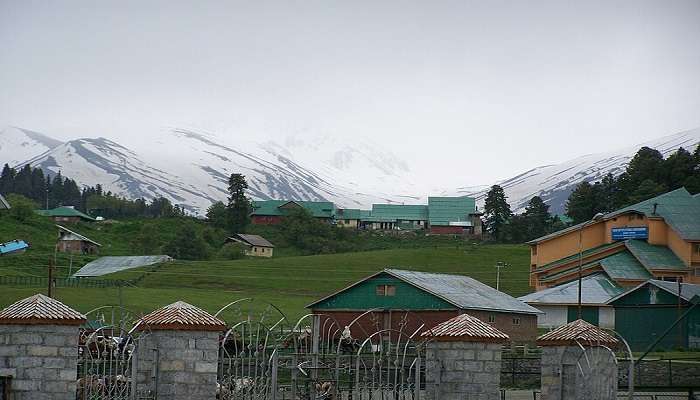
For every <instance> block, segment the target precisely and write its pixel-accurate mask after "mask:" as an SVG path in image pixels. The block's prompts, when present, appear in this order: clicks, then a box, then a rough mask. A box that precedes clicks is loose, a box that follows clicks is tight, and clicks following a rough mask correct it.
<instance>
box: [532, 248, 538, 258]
mask: <svg viewBox="0 0 700 400" xmlns="http://www.w3.org/2000/svg"><path fill="white" fill-rule="evenodd" d="M532 255H533V256H536V255H537V246H532Z"/></svg>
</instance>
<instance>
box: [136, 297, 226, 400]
mask: <svg viewBox="0 0 700 400" xmlns="http://www.w3.org/2000/svg"><path fill="white" fill-rule="evenodd" d="M138 328H139V329H141V330H144V331H146V332H144V336H142V339H141V343H139V345H138V354H137V357H138V375H137V391H139V392H142V393H146V392H148V391H150V392H155V393H157V395H158V396H159V397H162V398H167V399H171V400H205V399H206V400H211V399H213V398H214V397H215V395H216V371H217V366H218V360H219V334H220V332H221V331H223V330H225V329H226V324H225V323H224V322H223V321H221V320H220V319H218V318H215V317H214V316H212V315H211V314H209V313H207V312H206V311H204V310H202V309H200V308H197V307H195V306H193V305H190V304H187V303H185V302H182V301H178V302H176V303H173V304H170V305H168V306H165V307H163V308H161V309H159V310H156V311H154V312H152V313H150V314H148V315H146V316H145V317H143V318H142V319H141V320H140V321H139V327H138Z"/></svg>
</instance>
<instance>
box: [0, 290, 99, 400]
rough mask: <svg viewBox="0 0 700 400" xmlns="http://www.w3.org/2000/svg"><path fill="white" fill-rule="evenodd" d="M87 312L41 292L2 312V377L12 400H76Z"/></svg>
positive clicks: (0, 354)
mask: <svg viewBox="0 0 700 400" xmlns="http://www.w3.org/2000/svg"><path fill="white" fill-rule="evenodd" d="M84 322H86V318H85V316H84V315H83V314H81V313H79V312H77V311H75V310H73V309H72V308H70V307H68V306H66V305H65V304H63V303H61V302H60V301H58V300H54V299H52V298H49V297H46V296H44V295H41V294H37V295H34V296H31V297H28V298H26V299H24V300H20V301H18V302H16V303H14V304H12V305H10V306H9V307H7V308H5V309H4V310H2V311H0V376H11V377H12V384H11V388H10V398H11V399H13V400H75V396H76V394H75V391H76V378H77V376H76V375H77V371H78V340H79V335H80V333H79V329H80V325H81V324H83V323H84Z"/></svg>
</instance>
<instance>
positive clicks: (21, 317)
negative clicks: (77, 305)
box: [0, 294, 87, 325]
mask: <svg viewBox="0 0 700 400" xmlns="http://www.w3.org/2000/svg"><path fill="white" fill-rule="evenodd" d="M85 321H87V318H85V316H84V315H83V314H81V313H79V312H77V311H75V310H74V309H72V308H70V307H68V306H67V305H65V304H63V303H61V302H60V301H58V300H56V299H52V298H50V297H47V296H44V295H43V294H35V295H34V296H31V297H27V298H26V299H22V300H20V301H18V302H16V303H14V304H11V305H9V306H8V307H7V308H5V309H4V310H2V311H0V323H3V324H22V325H80V324H82V323H84V322H85Z"/></svg>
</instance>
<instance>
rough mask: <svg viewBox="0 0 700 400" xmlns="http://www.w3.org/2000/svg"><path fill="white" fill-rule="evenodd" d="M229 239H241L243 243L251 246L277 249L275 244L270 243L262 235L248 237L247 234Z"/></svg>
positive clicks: (240, 234)
mask: <svg viewBox="0 0 700 400" xmlns="http://www.w3.org/2000/svg"><path fill="white" fill-rule="evenodd" d="M229 239H231V240H236V239H239V240H240V241H243V242H245V243H247V244H249V245H251V246H260V247H275V245H274V244H272V243H270V242H269V241H268V240H267V239H265V238H264V237H262V236H260V235H248V234H245V233H239V234H237V235H236V236H233V237H230V238H229Z"/></svg>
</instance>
